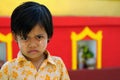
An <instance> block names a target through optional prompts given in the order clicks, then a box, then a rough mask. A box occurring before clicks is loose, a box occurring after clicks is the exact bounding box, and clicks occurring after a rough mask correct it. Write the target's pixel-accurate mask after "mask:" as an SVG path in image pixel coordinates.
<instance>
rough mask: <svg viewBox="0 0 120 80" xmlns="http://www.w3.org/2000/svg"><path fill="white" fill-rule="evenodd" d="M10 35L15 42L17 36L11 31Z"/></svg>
mask: <svg viewBox="0 0 120 80" xmlns="http://www.w3.org/2000/svg"><path fill="white" fill-rule="evenodd" d="M12 36H13V39H14V40H15V41H16V42H17V36H16V35H15V34H14V33H12Z"/></svg>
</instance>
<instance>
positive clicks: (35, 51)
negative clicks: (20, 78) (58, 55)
mask: <svg viewBox="0 0 120 80" xmlns="http://www.w3.org/2000/svg"><path fill="white" fill-rule="evenodd" d="M28 53H38V50H30V51H28Z"/></svg>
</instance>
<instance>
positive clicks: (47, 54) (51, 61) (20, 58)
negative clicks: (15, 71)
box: [17, 50, 55, 65]
mask: <svg viewBox="0 0 120 80" xmlns="http://www.w3.org/2000/svg"><path fill="white" fill-rule="evenodd" d="M44 54H45V55H46V56H47V58H46V59H45V60H46V61H47V62H49V63H51V64H54V65H55V62H54V61H53V59H52V56H51V55H50V53H49V52H48V51H47V50H46V51H45V52H44ZM17 61H18V63H19V62H26V61H28V60H27V59H26V58H25V57H24V56H23V54H22V53H21V51H19V52H18V55H17Z"/></svg>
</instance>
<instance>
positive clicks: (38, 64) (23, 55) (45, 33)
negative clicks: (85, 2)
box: [1, 2, 70, 80]
mask: <svg viewBox="0 0 120 80" xmlns="http://www.w3.org/2000/svg"><path fill="white" fill-rule="evenodd" d="M11 31H12V34H13V37H14V38H15V40H16V41H17V43H18V46H19V49H20V51H19V52H18V56H17V58H16V59H13V60H12V61H8V62H7V63H5V64H4V65H3V67H2V68H1V71H2V74H3V75H2V80H70V78H69V75H68V73H67V70H66V67H65V65H64V63H63V61H62V60H61V58H59V57H55V56H51V55H50V53H49V52H48V51H47V50H46V47H47V44H48V42H49V41H50V39H51V37H52V35H53V23H52V16H51V13H50V11H49V10H48V8H47V7H46V6H44V5H42V4H39V3H36V2H25V3H23V4H22V5H20V6H18V7H17V8H16V9H15V10H14V11H13V13H12V16H11Z"/></svg>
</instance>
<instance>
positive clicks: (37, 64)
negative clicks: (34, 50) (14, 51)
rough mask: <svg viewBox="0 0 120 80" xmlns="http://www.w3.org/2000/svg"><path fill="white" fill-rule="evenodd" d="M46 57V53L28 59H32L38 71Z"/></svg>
mask: <svg viewBox="0 0 120 80" xmlns="http://www.w3.org/2000/svg"><path fill="white" fill-rule="evenodd" d="M45 59H46V56H45V54H42V55H41V56H40V57H36V58H34V59H33V58H27V60H28V61H31V62H32V64H33V65H34V66H35V68H36V69H37V71H38V70H39V68H40V66H41V64H42V62H43V61H44V60H45Z"/></svg>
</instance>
